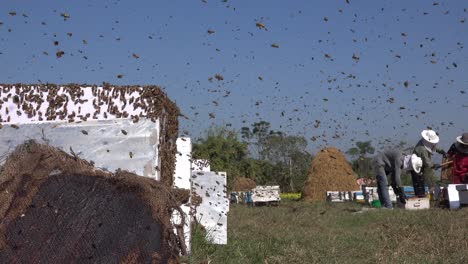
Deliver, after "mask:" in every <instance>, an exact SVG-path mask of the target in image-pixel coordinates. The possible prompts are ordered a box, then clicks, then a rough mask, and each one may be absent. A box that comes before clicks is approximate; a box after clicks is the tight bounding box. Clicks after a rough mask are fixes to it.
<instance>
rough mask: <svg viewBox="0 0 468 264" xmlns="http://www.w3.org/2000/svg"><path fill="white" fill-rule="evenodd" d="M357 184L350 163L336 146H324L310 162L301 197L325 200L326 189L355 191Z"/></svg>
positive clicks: (357, 188)
mask: <svg viewBox="0 0 468 264" xmlns="http://www.w3.org/2000/svg"><path fill="white" fill-rule="evenodd" d="M357 190H359V185H358V184H357V183H356V177H355V174H354V172H353V169H352V168H351V165H350V164H349V163H348V161H347V160H346V157H345V156H344V154H343V153H342V152H341V151H340V150H339V149H336V148H332V147H329V148H324V149H322V150H320V152H318V153H317V155H316V156H315V157H314V159H313V160H312V162H311V165H310V169H309V174H308V177H307V181H306V183H305V186H304V192H303V198H304V200H306V201H325V200H326V192H327V191H357Z"/></svg>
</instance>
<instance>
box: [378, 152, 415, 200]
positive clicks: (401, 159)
mask: <svg viewBox="0 0 468 264" xmlns="http://www.w3.org/2000/svg"><path fill="white" fill-rule="evenodd" d="M373 165H374V172H375V174H376V179H377V193H378V194H379V200H380V203H381V204H382V207H383V208H388V209H391V208H393V205H392V201H391V200H390V194H389V192H388V186H389V182H390V185H391V186H392V188H393V191H394V192H395V194H396V195H397V196H398V199H399V200H400V202H401V203H403V204H405V203H406V195H405V193H404V190H403V186H402V184H401V172H402V170H410V171H415V172H417V173H420V172H421V167H422V165H423V163H422V160H421V158H420V157H418V156H417V155H415V154H412V155H404V154H403V153H402V152H401V151H399V150H386V151H384V152H381V153H379V154H377V155H376V156H375V158H374V162H373Z"/></svg>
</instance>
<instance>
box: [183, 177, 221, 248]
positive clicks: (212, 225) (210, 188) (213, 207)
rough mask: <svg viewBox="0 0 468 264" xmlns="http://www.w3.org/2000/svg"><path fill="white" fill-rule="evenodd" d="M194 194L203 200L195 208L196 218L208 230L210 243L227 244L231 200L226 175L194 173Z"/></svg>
mask: <svg viewBox="0 0 468 264" xmlns="http://www.w3.org/2000/svg"><path fill="white" fill-rule="evenodd" d="M192 193H195V194H197V195H198V196H200V197H201V199H202V202H201V204H200V205H198V206H197V207H194V208H193V209H194V211H195V215H194V217H195V219H196V221H197V222H199V223H200V224H201V225H202V226H203V227H204V228H205V229H206V231H207V239H208V241H209V242H211V243H213V244H222V245H224V244H227V214H228V211H229V199H228V197H227V189H226V173H225V172H212V171H192ZM192 206H194V205H192Z"/></svg>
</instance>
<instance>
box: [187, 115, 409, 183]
mask: <svg viewBox="0 0 468 264" xmlns="http://www.w3.org/2000/svg"><path fill="white" fill-rule="evenodd" d="M392 147H393V148H398V149H401V150H405V151H407V152H408V151H409V150H410V148H409V147H407V146H406V143H405V142H400V143H398V144H395V145H394V146H392ZM346 154H347V155H348V157H349V158H350V161H349V162H350V165H351V167H352V168H353V171H354V172H355V174H356V179H357V178H366V179H371V180H373V179H375V175H374V171H373V166H372V160H373V155H374V154H375V147H373V146H372V141H357V142H356V143H355V146H354V147H351V148H350V149H348V150H347V151H346ZM192 156H193V158H194V159H208V160H210V165H211V169H212V170H213V171H225V172H227V175H228V179H227V182H228V189H230V188H231V187H232V185H233V183H234V181H235V179H236V178H238V177H245V178H250V179H252V180H254V181H255V182H256V183H257V184H258V185H279V186H280V187H281V190H282V191H283V192H300V191H302V189H303V187H304V184H305V182H306V180H307V174H308V171H309V167H310V162H311V160H312V158H313V155H312V154H311V153H309V152H308V150H307V139H306V138H305V137H303V136H297V135H288V134H287V133H285V132H282V131H275V130H272V129H271V124H270V123H269V122H266V121H261V122H257V123H254V124H252V125H251V126H249V127H247V126H246V127H242V128H241V129H240V130H239V131H236V130H233V129H229V128H226V127H214V128H211V129H209V130H208V131H207V132H206V134H205V135H204V136H203V137H201V138H198V139H196V140H195V141H194V143H193V151H192ZM402 182H403V184H405V185H411V176H410V175H409V174H407V173H405V172H403V174H402Z"/></svg>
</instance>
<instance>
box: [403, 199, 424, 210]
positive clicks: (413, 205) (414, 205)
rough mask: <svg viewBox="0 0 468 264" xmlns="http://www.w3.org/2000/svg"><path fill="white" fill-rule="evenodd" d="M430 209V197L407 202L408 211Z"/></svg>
mask: <svg viewBox="0 0 468 264" xmlns="http://www.w3.org/2000/svg"><path fill="white" fill-rule="evenodd" d="M429 208H430V202H429V197H411V198H408V199H407V200H406V204H405V209H407V210H421V209H429Z"/></svg>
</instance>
